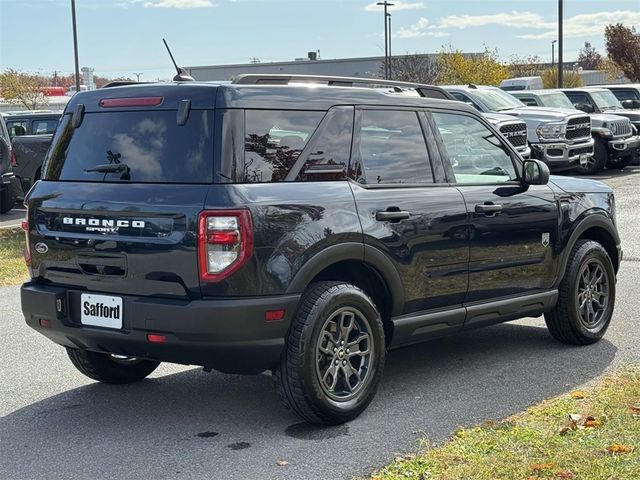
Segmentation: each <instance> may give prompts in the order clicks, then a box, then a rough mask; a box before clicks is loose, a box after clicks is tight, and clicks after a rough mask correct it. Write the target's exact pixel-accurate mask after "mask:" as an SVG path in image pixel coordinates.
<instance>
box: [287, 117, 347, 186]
mask: <svg viewBox="0 0 640 480" xmlns="http://www.w3.org/2000/svg"><path fill="white" fill-rule="evenodd" d="M352 133H353V108H352V107H339V108H336V109H334V110H332V111H329V114H328V116H327V119H326V120H325V122H323V125H322V127H321V130H320V132H318V134H317V138H314V140H313V145H311V151H310V152H309V153H308V154H306V158H305V160H304V165H303V166H302V169H301V170H300V173H299V174H298V176H297V177H296V180H297V181H326V180H341V179H344V178H346V174H347V166H348V165H349V156H350V154H351V135H352Z"/></svg>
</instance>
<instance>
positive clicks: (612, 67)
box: [598, 57, 624, 82]
mask: <svg viewBox="0 0 640 480" xmlns="http://www.w3.org/2000/svg"><path fill="white" fill-rule="evenodd" d="M598 70H602V71H603V72H607V78H608V79H609V81H610V82H613V81H616V80H620V79H621V78H623V77H624V73H623V72H622V70H620V67H618V65H617V64H616V63H615V62H614V61H613V60H611V59H610V58H609V57H605V58H604V59H603V60H602V63H601V64H600V66H599V67H598Z"/></svg>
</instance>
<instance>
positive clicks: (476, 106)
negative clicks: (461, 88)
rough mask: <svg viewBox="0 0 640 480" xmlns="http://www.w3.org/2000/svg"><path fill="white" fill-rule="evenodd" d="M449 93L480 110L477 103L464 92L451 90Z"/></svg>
mask: <svg viewBox="0 0 640 480" xmlns="http://www.w3.org/2000/svg"><path fill="white" fill-rule="evenodd" d="M451 95H453V96H454V98H455V99H456V100H460V101H461V102H464V103H467V104H471V106H472V107H473V108H475V109H476V110H478V111H482V110H481V109H480V107H479V106H478V104H477V103H476V102H474V101H473V100H471V98H469V97H467V96H466V95H465V94H464V93H460V92H451Z"/></svg>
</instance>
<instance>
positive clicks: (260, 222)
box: [21, 76, 622, 424]
mask: <svg viewBox="0 0 640 480" xmlns="http://www.w3.org/2000/svg"><path fill="white" fill-rule="evenodd" d="M308 80H309V79H308V78H306V77H305V78H303V79H300V78H296V77H294V76H284V77H282V76H247V77H243V78H240V79H239V80H237V81H236V83H235V84H229V85H216V84H212V83H197V82H177V83H168V84H146V85H132V86H120V87H114V88H106V89H101V90H94V91H91V92H81V93H78V94H77V95H75V96H74V97H73V98H72V99H71V100H70V102H69V105H68V106H67V108H66V110H65V113H64V115H63V118H62V121H61V124H60V126H59V128H58V129H57V130H56V133H55V136H54V139H53V143H52V146H51V148H50V150H49V152H48V154H47V158H46V160H45V166H44V169H43V175H42V179H41V180H40V181H39V182H37V183H36V184H35V185H34V187H33V188H32V190H31V192H30V193H29V195H28V196H27V199H26V204H27V205H28V214H27V220H26V221H25V225H24V228H25V230H26V235H27V249H26V251H25V258H26V259H27V261H28V263H29V270H30V273H31V280H30V281H28V282H27V283H25V284H24V285H23V286H22V289H21V300H22V310H23V313H24V316H25V318H26V322H27V324H28V325H29V326H31V327H32V328H34V329H35V330H37V331H38V332H39V333H41V334H43V335H45V336H46V337H48V338H49V339H51V340H53V341H54V342H56V343H58V344H60V345H62V346H64V347H65V348H66V350H67V352H68V355H69V358H70V359H71V362H72V363H73V364H74V365H75V366H76V367H77V368H78V370H80V372H82V373H83V374H85V375H87V376H88V377H90V378H92V379H95V380H98V381H101V382H107V383H127V382H132V381H136V380H140V379H142V378H144V377H146V376H147V375H149V374H150V373H151V372H153V370H154V369H155V368H156V367H157V366H158V364H159V363H160V362H175V363H181V364H194V365H201V366H203V367H205V369H206V370H209V369H216V370H219V371H222V372H232V373H245V374H250V373H259V372H263V371H265V370H272V371H273V378H274V380H275V385H276V388H277V390H278V392H279V395H280V396H281V398H282V400H283V401H284V403H285V404H286V405H287V406H289V407H290V408H292V409H293V410H294V411H295V412H296V413H297V414H299V415H300V416H301V417H302V418H304V419H305V420H307V421H309V422H315V423H321V424H336V423H341V422H345V421H348V420H350V419H353V418H355V417H356V416H357V415H358V414H360V413H361V412H362V411H363V410H364V409H365V408H366V407H367V405H368V404H369V403H370V402H371V400H372V399H373V396H374V394H375V392H376V389H377V387H378V385H379V383H380V379H381V376H382V371H383V366H384V360H385V353H386V351H387V349H393V348H396V347H400V346H403V345H409V344H414V343H417V342H421V341H424V340H428V339H433V338H435V337H438V336H441V335H445V334H450V333H454V332H459V331H463V330H468V329H473V328H476V327H481V326H485V325H491V324H495V323H499V322H504V321H509V320H513V319H516V318H520V317H525V316H538V315H541V314H544V315H545V319H546V322H547V326H548V328H549V331H550V333H551V335H552V336H553V337H555V338H556V339H558V340H559V341H561V342H564V343H567V344H575V345H584V344H590V343H593V342H596V341H597V340H599V339H600V338H601V337H602V336H603V335H604V333H605V331H606V330H607V327H608V325H609V323H610V321H611V317H612V313H613V308H614V301H615V286H616V272H617V270H618V266H619V264H620V259H621V255H622V253H621V249H620V240H619V238H618V234H617V231H616V226H615V203H614V197H613V193H612V191H611V189H610V188H608V187H607V186H605V185H604V184H602V183H600V182H596V181H590V180H578V179H572V178H553V179H551V180H549V171H548V168H547V167H546V165H545V164H544V163H542V162H540V161H538V160H522V158H521V157H520V156H519V155H518V154H517V152H516V151H515V149H514V148H513V147H512V145H511V144H509V143H508V142H507V141H506V139H505V138H504V137H502V136H501V135H499V133H498V131H497V130H495V129H494V127H493V126H492V125H491V124H490V123H489V122H488V121H487V120H486V119H484V118H483V117H482V116H481V115H480V114H479V113H478V112H477V111H476V110H475V109H473V108H471V107H469V106H467V105H465V104H463V103H460V102H456V101H450V100H438V99H433V98H430V97H433V96H436V95H430V93H433V92H435V90H430V89H433V88H434V87H426V86H420V85H413V88H415V89H416V90H417V91H418V92H420V94H421V95H422V96H421V97H411V96H403V95H394V94H392V93H384V92H381V91H379V90H376V89H375V88H367V87H366V86H361V87H358V86H356V85H357V84H359V83H362V82H363V80H362V79H360V80H353V82H352V81H350V80H349V79H344V78H339V79H332V78H320V77H318V78H316V79H315V83H312V84H307V85H305V84H301V83H303V81H308ZM371 82H374V81H369V83H371ZM379 83H383V84H384V83H389V82H384V81H379ZM274 84H277V85H274ZM441 98H446V97H441Z"/></svg>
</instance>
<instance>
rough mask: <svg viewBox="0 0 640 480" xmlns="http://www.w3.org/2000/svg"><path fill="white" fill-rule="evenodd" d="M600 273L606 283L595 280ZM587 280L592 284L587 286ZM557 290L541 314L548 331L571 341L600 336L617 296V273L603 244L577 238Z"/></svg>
mask: <svg viewBox="0 0 640 480" xmlns="http://www.w3.org/2000/svg"><path fill="white" fill-rule="evenodd" d="M599 277H601V278H602V282H606V283H602V282H596V281H595V279H597V278H599ZM586 279H588V280H589V282H586V281H585V280H586ZM589 283H592V284H593V285H594V286H595V288H593V289H589V288H588V285H589ZM558 290H559V298H558V303H557V304H556V306H555V307H554V309H553V310H551V311H550V312H547V313H545V316H544V318H545V322H546V323H547V328H548V329H549V332H550V333H551V335H552V336H553V337H554V338H555V339H556V340H558V341H560V342H562V343H566V344H570V345H589V344H591V343H595V342H597V341H598V340H600V339H601V338H602V337H603V336H604V334H605V332H606V331H607V328H608V327H609V323H611V317H612V315H613V308H614V305H615V296H616V274H615V271H614V269H613V264H612V263H611V259H610V258H609V255H608V254H607V252H606V250H605V249H604V248H603V247H602V245H600V244H599V243H597V242H594V241H592V240H578V241H577V242H576V244H575V246H574V247H573V249H572V250H571V254H570V255H569V261H568V263H567V269H566V272H565V274H564V278H563V279H562V281H561V282H560V287H559V289H558ZM582 292H584V293H582ZM599 293H600V294H599ZM590 295H591V297H590ZM598 302H599V303H598ZM581 303H582V304H584V310H583V311H582V312H581V311H580V304H581ZM589 305H591V311H589V310H590V309H589ZM598 305H600V307H601V308H600V307H598ZM591 312H593V318H592V317H591V315H592V313H591ZM585 316H586V318H585Z"/></svg>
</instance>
